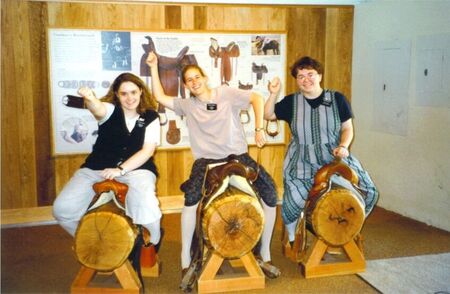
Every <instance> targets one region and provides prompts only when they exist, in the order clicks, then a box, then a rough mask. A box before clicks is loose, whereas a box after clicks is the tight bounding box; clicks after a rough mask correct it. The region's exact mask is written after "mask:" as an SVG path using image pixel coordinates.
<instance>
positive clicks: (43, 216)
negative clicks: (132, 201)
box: [1, 190, 283, 229]
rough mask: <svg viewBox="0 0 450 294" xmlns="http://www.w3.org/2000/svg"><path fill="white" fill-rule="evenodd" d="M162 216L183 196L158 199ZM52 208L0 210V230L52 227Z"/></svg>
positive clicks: (180, 202) (172, 210)
mask: <svg viewBox="0 0 450 294" xmlns="http://www.w3.org/2000/svg"><path fill="white" fill-rule="evenodd" d="M282 197H283V192H282V191H281V190H279V191H278V205H281V199H282ZM158 199H159V204H160V208H161V211H162V213H163V214H172V213H181V211H182V209H183V206H184V196H183V195H172V196H164V197H158ZM54 224H56V220H55V218H54V217H53V206H51V205H49V206H38V207H27V208H13V209H2V210H1V228H2V229H6V228H15V227H32V226H44V225H54Z"/></svg>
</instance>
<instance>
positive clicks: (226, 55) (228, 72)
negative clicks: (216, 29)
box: [209, 38, 240, 85]
mask: <svg viewBox="0 0 450 294" xmlns="http://www.w3.org/2000/svg"><path fill="white" fill-rule="evenodd" d="M239 55H240V50H239V45H237V44H236V43H235V42H230V43H229V44H228V46H226V47H220V46H219V43H218V42H217V40H216V39H214V38H211V45H210V46H209V56H211V57H212V58H213V60H214V67H215V68H217V67H218V60H219V58H220V59H221V63H220V82H221V84H222V85H223V84H227V85H228V82H229V81H230V80H231V76H232V73H233V65H232V63H231V58H232V57H239ZM236 69H237V65H236ZM235 74H236V73H235Z"/></svg>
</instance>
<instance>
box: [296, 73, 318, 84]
mask: <svg viewBox="0 0 450 294" xmlns="http://www.w3.org/2000/svg"><path fill="white" fill-rule="evenodd" d="M316 76H317V73H315V72H309V73H307V74H306V75H298V76H297V80H299V81H300V82H303V81H304V80H305V79H306V78H308V80H314V79H315V78H316Z"/></svg>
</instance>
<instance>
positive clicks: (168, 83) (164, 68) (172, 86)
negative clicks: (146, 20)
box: [140, 36, 197, 125]
mask: <svg viewBox="0 0 450 294" xmlns="http://www.w3.org/2000/svg"><path fill="white" fill-rule="evenodd" d="M145 38H146V39H147V41H148V43H147V44H142V48H143V49H144V54H143V55H142V57H141V64H140V75H141V76H142V77H150V76H151V72H150V68H149V66H148V65H147V63H146V60H147V56H148V54H149V53H150V52H154V53H155V55H156V56H157V57H158V72H159V78H160V80H161V85H162V87H163V90H164V92H165V93H166V94H167V95H169V96H173V97H179V96H180V95H181V97H182V98H186V94H185V88H184V84H183V82H182V81H181V80H182V76H181V71H182V69H183V67H184V66H186V65H188V64H195V65H196V64H197V59H196V58H195V55H194V54H187V52H188V51H189V46H185V47H183V48H182V49H181V50H180V52H179V53H178V54H177V56H176V57H168V56H164V55H160V54H158V53H157V52H156V47H155V43H154V42H153V39H152V38H151V37H150V36H146V37H145ZM165 112H166V111H165V108H164V106H162V105H161V104H160V105H159V106H158V113H160V114H164V115H165ZM166 123H167V116H166V119H165V120H164V121H163V120H161V125H165V124H166Z"/></svg>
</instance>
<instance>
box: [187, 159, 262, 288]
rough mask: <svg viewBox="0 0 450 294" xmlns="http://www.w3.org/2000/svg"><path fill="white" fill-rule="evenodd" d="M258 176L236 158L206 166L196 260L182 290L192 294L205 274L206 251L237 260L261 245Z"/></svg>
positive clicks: (194, 255) (198, 225)
mask: <svg viewBox="0 0 450 294" xmlns="http://www.w3.org/2000/svg"><path fill="white" fill-rule="evenodd" d="M257 177H258V174H257V172H256V171H255V170H254V169H253V168H251V167H248V166H245V165H243V164H242V163H240V162H239V161H238V160H236V159H231V160H229V161H228V162H226V163H225V164H224V163H219V165H217V164H216V165H214V164H212V165H209V166H208V167H207V171H206V172H205V178H204V185H203V189H202V192H203V198H202V200H201V201H200V204H199V207H198V209H197V226H196V234H195V236H194V238H193V243H192V248H193V250H192V251H193V258H192V262H191V265H190V267H189V270H188V272H187V273H186V275H185V276H184V278H183V280H182V282H181V285H180V288H181V289H182V290H184V291H190V290H191V289H192V288H193V285H194V283H195V282H196V280H197V279H198V277H199V275H200V273H201V272H202V268H203V266H204V263H203V262H204V253H205V251H204V250H205V249H206V250H208V254H209V256H211V254H216V255H219V256H221V258H223V259H227V260H228V259H237V258H240V257H242V256H244V255H246V254H248V253H249V252H251V251H252V249H253V248H254V247H255V246H256V245H257V243H258V242H259V239H260V238H261V235H262V231H263V227H264V212H263V210H262V206H261V203H260V199H259V196H258V194H257V192H255V190H254V188H253V186H252V183H253V182H254V181H255V180H256V178H257ZM204 247H206V248H204ZM205 270H206V269H205ZM200 280H201V277H200ZM200 280H199V281H200Z"/></svg>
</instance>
